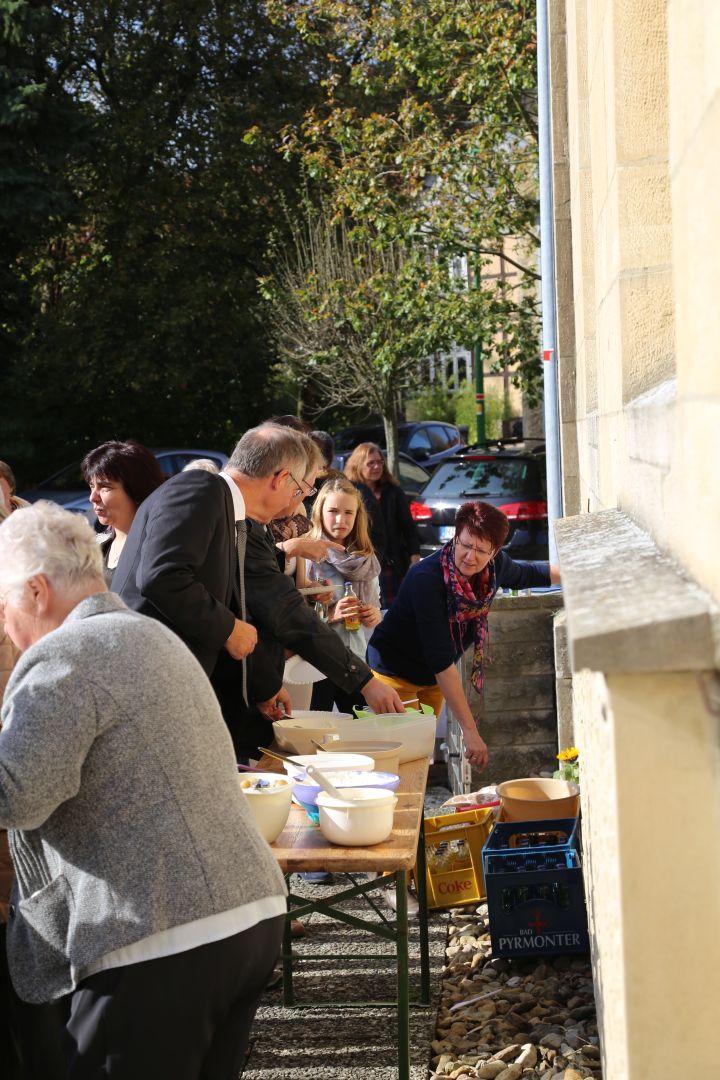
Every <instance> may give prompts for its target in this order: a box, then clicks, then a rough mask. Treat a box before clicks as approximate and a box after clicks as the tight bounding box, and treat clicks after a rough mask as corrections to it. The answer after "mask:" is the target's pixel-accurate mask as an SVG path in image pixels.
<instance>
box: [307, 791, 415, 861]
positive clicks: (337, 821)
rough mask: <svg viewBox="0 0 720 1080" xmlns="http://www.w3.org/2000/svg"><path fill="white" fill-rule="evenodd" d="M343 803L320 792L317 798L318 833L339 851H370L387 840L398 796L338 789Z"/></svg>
mask: <svg viewBox="0 0 720 1080" xmlns="http://www.w3.org/2000/svg"><path fill="white" fill-rule="evenodd" d="M338 790H339V792H340V795H341V796H342V799H336V798H334V797H333V796H332V795H328V793H327V792H326V791H321V792H320V794H319V795H318V797H317V805H318V810H319V812H320V822H319V824H320V832H321V833H322V834H323V836H324V837H325V839H326V840H329V841H330V843H331V844H339V845H340V846H341V847H371V846H372V845H373V844H382V842H383V840H387V838H388V837H389V835H390V833H391V832H392V827H393V814H394V812H395V806H396V804H397V796H396V795H393V793H392V791H379V790H378V789H377V788H359V787H358V788H339V789H338Z"/></svg>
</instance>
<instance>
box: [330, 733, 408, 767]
mask: <svg viewBox="0 0 720 1080" xmlns="http://www.w3.org/2000/svg"><path fill="white" fill-rule="evenodd" d="M323 746H324V747H326V749H327V750H328V751H329V752H330V753H331V754H333V755H334V756H335V757H340V756H341V755H345V754H369V756H370V757H371V758H372V760H373V761H374V762H375V765H374V768H375V769H379V770H380V772H391V773H396V772H397V771H398V769H399V768H400V750H401V748H402V743H400V742H382V741H379V740H377V739H367V740H363V739H358V740H357V741H355V742H350V741H347V740H345V739H330V740H329V741H328V742H326V743H323Z"/></svg>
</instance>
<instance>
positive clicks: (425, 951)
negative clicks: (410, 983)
mask: <svg viewBox="0 0 720 1080" xmlns="http://www.w3.org/2000/svg"><path fill="white" fill-rule="evenodd" d="M415 888H416V889H417V899H418V925H419V930H420V1001H421V1003H422V1004H423V1005H429V1004H430V945H429V941H428V913H427V873H426V865H425V825H424V822H423V819H422V818H421V819H420V835H419V837H418V850H417V862H416V863H415Z"/></svg>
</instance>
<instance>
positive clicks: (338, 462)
mask: <svg viewBox="0 0 720 1080" xmlns="http://www.w3.org/2000/svg"><path fill="white" fill-rule="evenodd" d="M350 453H351V451H350V450H348V451H346V452H345V453H342V454H336V455H335V457H334V458H333V469H338V470H339V471H340V472H342V471H343V469H344V468H345V465H346V463H347V459H348V458H349V457H350ZM383 454H384V455H385V457H387V450H383ZM429 479H430V473H429V472H428V470H427V469H424V468H423V466H422V465H418V463H417V461H413V459H412V458H411V457H408V456H407V454H400V475H399V476H398V478H397V481H398V483H399V484H400V487H401V488H402V489H403V491H404V492H405V494H406V495H408V496H409V497H410V498H411V499H413V498H415V496H416V495H419V493H420V492H421V491H422V489H423V488H424V487H425V485H426V484H427V482H428V480H429Z"/></svg>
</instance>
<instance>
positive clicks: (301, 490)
mask: <svg viewBox="0 0 720 1080" xmlns="http://www.w3.org/2000/svg"><path fill="white" fill-rule="evenodd" d="M288 476H289V477H290V479H291V480H292V482H293V484H296V485H297V487H296V489H295V491H294V492H293V499H299V498H301V497H302V498H303V499H309V498H311V496H313V495H317V488H314V487H311V488H307V484H306V483H305V481H304V480H303V482H302V484H300V483H299V481H297V480H296V479H295V477H294V476H293V474H292V473H291V472H290V470H289V469H288ZM305 488H307V491H305Z"/></svg>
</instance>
